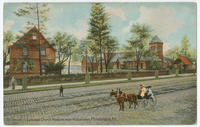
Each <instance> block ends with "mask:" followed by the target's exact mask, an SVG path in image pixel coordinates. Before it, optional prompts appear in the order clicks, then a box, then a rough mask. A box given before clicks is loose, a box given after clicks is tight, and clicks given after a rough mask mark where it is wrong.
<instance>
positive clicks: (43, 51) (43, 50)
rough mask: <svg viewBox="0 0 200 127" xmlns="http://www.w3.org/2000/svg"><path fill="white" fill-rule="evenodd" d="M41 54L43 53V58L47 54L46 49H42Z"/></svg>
mask: <svg viewBox="0 0 200 127" xmlns="http://www.w3.org/2000/svg"><path fill="white" fill-rule="evenodd" d="M40 53H41V55H42V56H45V53H46V51H45V48H41V51H40Z"/></svg>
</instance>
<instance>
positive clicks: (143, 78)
mask: <svg viewBox="0 0 200 127" xmlns="http://www.w3.org/2000/svg"><path fill="white" fill-rule="evenodd" d="M192 75H193V73H189V74H179V77H182V76H192ZM170 77H175V74H172V75H162V76H159V79H162V78H170ZM148 79H155V76H149V77H137V78H132V81H138V80H148ZM126 80H128V79H127V78H125V79H113V80H100V81H90V83H100V82H116V81H126ZM81 84H85V82H74V83H60V84H46V85H36V86H28V88H41V87H50V86H60V85H63V86H65V85H81ZM15 89H22V86H15ZM7 90H12V87H11V86H10V87H8V88H5V89H4V91H7Z"/></svg>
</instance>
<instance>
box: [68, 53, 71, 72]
mask: <svg viewBox="0 0 200 127" xmlns="http://www.w3.org/2000/svg"><path fill="white" fill-rule="evenodd" d="M70 64H71V50H70V56H69V63H68V74H70Z"/></svg>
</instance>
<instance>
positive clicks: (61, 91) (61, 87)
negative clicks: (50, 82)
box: [60, 85, 63, 96]
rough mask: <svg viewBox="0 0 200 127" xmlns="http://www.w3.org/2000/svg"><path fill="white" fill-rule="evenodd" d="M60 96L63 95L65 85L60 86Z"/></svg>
mask: <svg viewBox="0 0 200 127" xmlns="http://www.w3.org/2000/svg"><path fill="white" fill-rule="evenodd" d="M60 96H63V86H62V85H61V86H60Z"/></svg>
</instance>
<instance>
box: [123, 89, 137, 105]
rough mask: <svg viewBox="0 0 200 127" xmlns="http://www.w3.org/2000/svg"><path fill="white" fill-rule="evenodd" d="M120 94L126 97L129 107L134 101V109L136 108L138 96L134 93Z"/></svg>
mask: <svg viewBox="0 0 200 127" xmlns="http://www.w3.org/2000/svg"><path fill="white" fill-rule="evenodd" d="M122 96H123V97H125V98H126V102H127V101H128V102H129V108H131V105H132V104H133V103H134V109H136V106H137V105H138V97H137V95H136V94H134V93H132V94H126V93H123V94H122Z"/></svg>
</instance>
